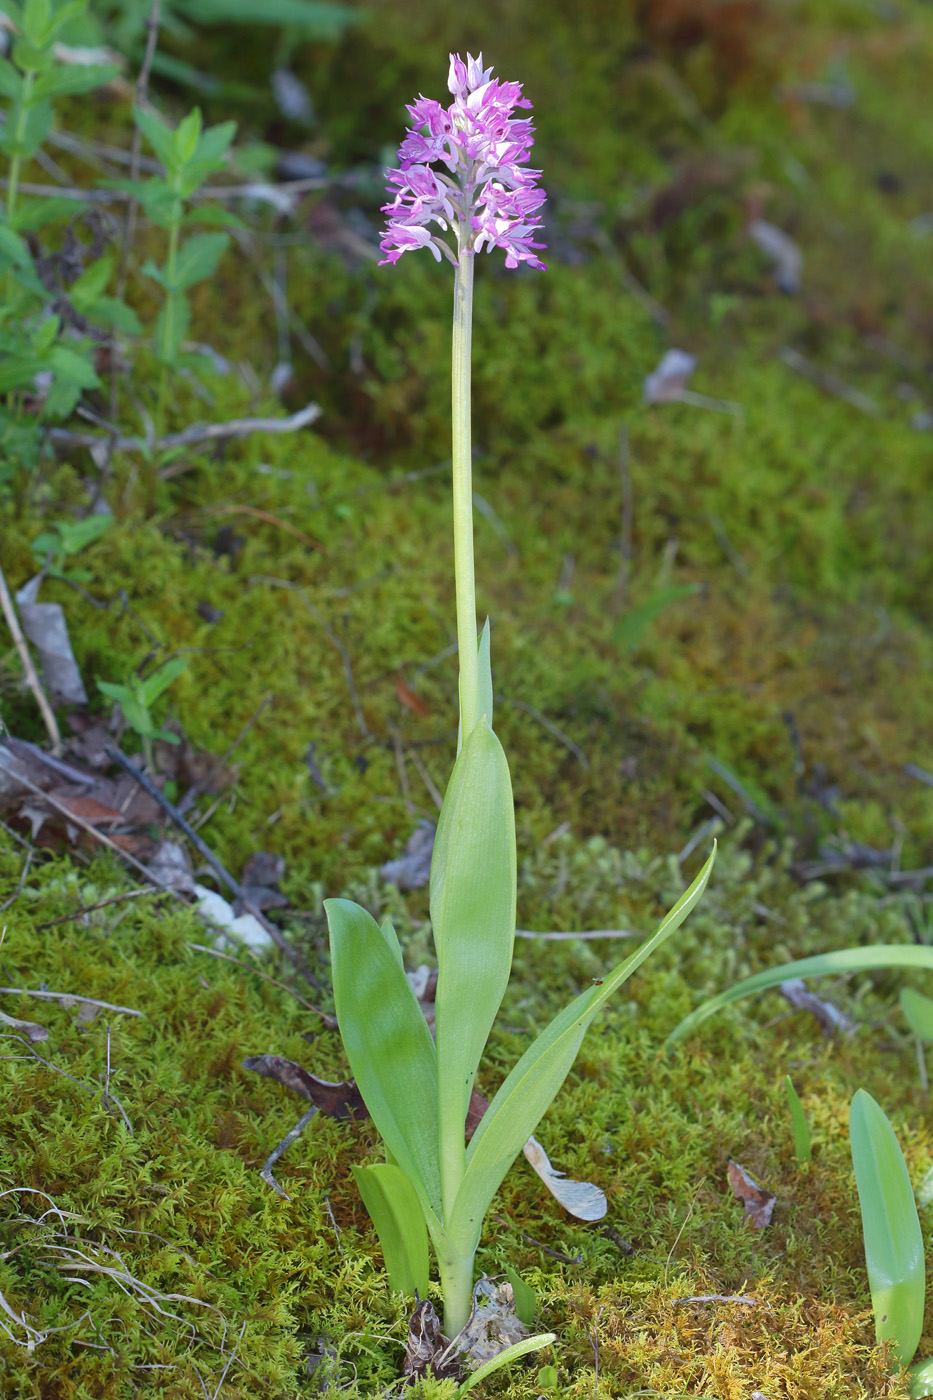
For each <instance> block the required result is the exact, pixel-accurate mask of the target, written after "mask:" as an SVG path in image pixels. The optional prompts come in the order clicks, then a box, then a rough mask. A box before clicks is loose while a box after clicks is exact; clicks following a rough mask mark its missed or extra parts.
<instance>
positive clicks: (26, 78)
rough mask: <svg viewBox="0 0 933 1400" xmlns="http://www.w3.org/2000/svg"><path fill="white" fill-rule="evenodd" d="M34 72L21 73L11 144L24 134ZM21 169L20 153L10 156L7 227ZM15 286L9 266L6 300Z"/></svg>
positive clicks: (14, 206)
mask: <svg viewBox="0 0 933 1400" xmlns="http://www.w3.org/2000/svg"><path fill="white" fill-rule="evenodd" d="M35 81H36V75H35V73H26V74H24V75H23V87H22V91H21V92H20V96H19V105H18V107H17V110H16V124H15V125H14V127H13V141H12V144H13V145H14V147H15V146H18V145H19V144H20V142H21V141H22V139H23V137H24V136H25V135H26V123H27V122H28V120H29V108H30V106H31V102H32V89H33V87H34V85H35ZM22 169H23V158H22V156H21V155H14V156H11V157H10V173H9V175H8V176H7V183H6V222H7V227H8V228H12V227H13V217H14V215H15V214H16V201H17V197H18V195H19V177H20V174H21V172H22ZM14 287H15V278H14V276H13V269H12V268H11V269H10V271H9V273H8V274H7V287H6V291H7V300H8V301H9V300H12V298H13V292H14Z"/></svg>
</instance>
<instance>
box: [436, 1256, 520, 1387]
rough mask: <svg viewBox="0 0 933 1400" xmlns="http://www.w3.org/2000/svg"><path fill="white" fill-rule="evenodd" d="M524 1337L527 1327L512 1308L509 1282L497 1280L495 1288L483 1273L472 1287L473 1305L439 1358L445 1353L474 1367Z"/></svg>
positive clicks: (512, 1299) (513, 1306) (443, 1360)
mask: <svg viewBox="0 0 933 1400" xmlns="http://www.w3.org/2000/svg"><path fill="white" fill-rule="evenodd" d="M527 1336H528V1328H527V1327H526V1326H525V1324H524V1323H523V1322H522V1321H521V1319H520V1318H519V1316H518V1313H517V1312H516V1311H515V1299H514V1297H513V1295H512V1285H511V1284H510V1283H500V1284H499V1285H498V1287H497V1286H496V1285H495V1284H494V1283H492V1282H491V1280H490V1279H488V1278H486V1277H485V1276H484V1277H483V1278H481V1279H480V1280H479V1281H478V1283H476V1284H475V1285H474V1287H473V1306H472V1308H471V1309H470V1317H469V1321H468V1322H467V1325H466V1326H465V1327H464V1329H463V1331H462V1332H460V1333H458V1335H457V1336H456V1337H454V1339H453V1341H452V1342H451V1343H450V1345H449V1347H448V1348H447V1352H445V1353H443V1354H442V1357H441V1358H439V1361H441V1362H442V1363H446V1362H447V1360H448V1356H457V1357H460V1358H462V1359H463V1360H464V1361H466V1363H467V1365H468V1366H469V1367H470V1369H471V1370H474V1369H475V1368H476V1367H477V1366H482V1365H483V1364H484V1362H486V1361H491V1360H492V1358H493V1357H494V1356H498V1355H499V1353H500V1351H505V1349H506V1347H510V1346H514V1345H515V1343H516V1342H520V1341H522V1340H523V1339H524V1338H525V1337H527ZM436 1374H441V1372H437V1373H436Z"/></svg>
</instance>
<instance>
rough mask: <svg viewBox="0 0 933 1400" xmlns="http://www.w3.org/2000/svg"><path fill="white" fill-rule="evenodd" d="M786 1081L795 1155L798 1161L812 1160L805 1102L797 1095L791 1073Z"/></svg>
mask: <svg viewBox="0 0 933 1400" xmlns="http://www.w3.org/2000/svg"><path fill="white" fill-rule="evenodd" d="M784 1083H785V1085H786V1086H787V1106H788V1108H789V1109H790V1121H791V1127H792V1128H793V1130H794V1156H795V1157H796V1158H797V1161H798V1162H812V1161H813V1146H812V1144H811V1142H810V1129H809V1128H808V1126H807V1115H806V1114H805V1113H804V1111H803V1104H802V1103H801V1102H800V1099H799V1098H798V1097H797V1090H796V1089H795V1088H794V1084H793V1080H792V1079H791V1077H790V1075H789V1074H785V1076H784Z"/></svg>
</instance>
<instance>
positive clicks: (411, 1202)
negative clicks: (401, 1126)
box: [350, 1162, 428, 1298]
mask: <svg viewBox="0 0 933 1400" xmlns="http://www.w3.org/2000/svg"><path fill="white" fill-rule="evenodd" d="M350 1170H351V1171H352V1172H353V1179H354V1181H355V1182H356V1184H357V1187H358V1189H359V1193H360V1195H361V1196H362V1197H363V1204H364V1205H365V1207H366V1209H367V1210H368V1211H369V1215H370V1219H371V1220H372V1222H373V1225H374V1226H375V1227H376V1234H377V1235H378V1236H379V1243H380V1245H381V1246H382V1257H383V1259H384V1260H385V1266H386V1273H387V1274H388V1276H389V1287H390V1288H391V1289H392V1292H393V1293H404V1294H405V1296H406V1298H411V1297H413V1296H414V1294H415V1293H416V1292H417V1294H418V1296H419V1297H421V1298H426V1297H427V1296H428V1231H427V1226H426V1225H425V1223H424V1213H423V1211H422V1209H421V1202H420V1201H419V1200H418V1193H417V1192H416V1191H415V1188H414V1187H413V1186H412V1184H411V1182H410V1181H409V1180H408V1177H407V1176H406V1175H405V1173H404V1172H403V1171H401V1170H400V1168H398V1167H393V1166H389V1165H388V1164H387V1163H385V1162H379V1163H375V1164H373V1165H372V1166H367V1167H357V1166H354V1167H351V1168H350Z"/></svg>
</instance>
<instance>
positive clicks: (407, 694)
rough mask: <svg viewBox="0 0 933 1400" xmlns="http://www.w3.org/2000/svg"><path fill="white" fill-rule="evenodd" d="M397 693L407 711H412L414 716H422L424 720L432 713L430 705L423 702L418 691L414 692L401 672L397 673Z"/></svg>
mask: <svg viewBox="0 0 933 1400" xmlns="http://www.w3.org/2000/svg"><path fill="white" fill-rule="evenodd" d="M395 693H396V695H397V696H398V698H399V701H400V702H401V704H403V705H404V706H405V708H406V710H411V712H412V714H415V715H421V716H422V718H424V717H425V716H427V715H429V714H430V713H431V707H430V705H428V704H426V703H425V701H424V700H422V698H421V696H420V695H419V694H418V692H417V691H416V690H412V688H411V686H410V685H409V684H408V682H407V681H406V679H405V677H404V676H403V675H402V673H401V671H396V673H395Z"/></svg>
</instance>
